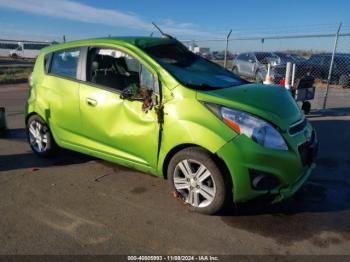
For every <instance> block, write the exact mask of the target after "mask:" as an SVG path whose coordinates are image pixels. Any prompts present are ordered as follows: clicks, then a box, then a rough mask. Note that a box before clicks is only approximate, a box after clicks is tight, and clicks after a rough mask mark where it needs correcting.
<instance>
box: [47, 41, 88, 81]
mask: <svg viewBox="0 0 350 262" xmlns="http://www.w3.org/2000/svg"><path fill="white" fill-rule="evenodd" d="M71 49H77V50H79V58H78V62H77V72H76V76H75V78H72V77H69V76H62V75H58V74H53V73H51V69H52V61H53V57H54V53H58V52H64V51H66V50H71ZM81 49H82V47H81V46H77V47H69V48H62V49H57V50H55V51H52V52H50V53H47V54H46V55H50V61H49V62H50V65H49V68H48V72H47V73H46V72H45V64H44V73H45V74H46V75H49V76H55V77H59V78H62V79H65V80H70V81H78V82H79V81H80V79H79V68H80V64H81V51H82V50H81ZM46 55H45V56H46ZM45 56H44V63H45Z"/></svg>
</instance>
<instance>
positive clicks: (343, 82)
mask: <svg viewBox="0 0 350 262" xmlns="http://www.w3.org/2000/svg"><path fill="white" fill-rule="evenodd" d="M338 84H339V85H340V86H341V87H342V88H349V87H350V76H349V75H341V76H340V77H339V81H338Z"/></svg>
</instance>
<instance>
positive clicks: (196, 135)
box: [25, 37, 318, 214]
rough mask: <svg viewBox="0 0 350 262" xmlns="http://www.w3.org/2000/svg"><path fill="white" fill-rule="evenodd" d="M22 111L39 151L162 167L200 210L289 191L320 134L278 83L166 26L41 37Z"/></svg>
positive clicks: (177, 191) (307, 165)
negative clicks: (197, 49)
mask: <svg viewBox="0 0 350 262" xmlns="http://www.w3.org/2000/svg"><path fill="white" fill-rule="evenodd" d="M25 121H26V130H27V136H28V141H29V144H30V146H31V148H32V150H33V151H34V152H35V153H36V154H37V155H39V156H42V157H47V156H51V155H53V153H54V152H55V151H56V149H57V148H58V147H62V148H67V149H70V150H74V151H79V152H81V153H85V154H89V155H92V156H95V157H98V158H102V159H105V160H108V161H111V162H115V163H118V164H121V165H125V166H128V167H132V168H135V169H137V170H140V171H142V172H147V173H151V174H154V175H156V176H160V177H164V178H166V179H168V180H169V183H170V187H171V190H172V192H173V194H174V195H175V196H176V197H177V198H178V199H179V200H180V201H183V202H185V203H186V206H187V207H188V208H190V209H193V210H195V211H198V212H202V213H206V214H214V213H216V212H218V211H219V210H221V209H222V208H223V206H224V205H226V204H228V203H232V202H235V203H239V202H246V201H248V200H251V199H254V198H259V197H268V198H269V199H270V201H271V202H278V201H280V200H282V199H285V198H287V197H290V196H292V195H293V194H294V193H295V192H296V191H297V190H298V189H299V188H300V187H301V185H302V184H303V183H304V182H305V181H306V180H307V178H308V177H309V175H310V173H311V170H312V169H313V168H314V163H313V160H314V157H315V154H316V151H317V145H318V141H317V137H316V134H315V131H314V129H313V128H312V126H311V125H310V123H309V122H308V121H307V120H306V119H305V117H304V115H303V114H302V113H301V111H300V110H299V108H298V106H297V104H296V103H295V101H294V100H293V98H292V96H291V95H290V93H289V92H288V91H287V90H285V89H284V88H280V87H277V86H272V85H260V84H249V83H247V82H246V81H244V80H242V79H240V78H239V77H237V76H236V75H234V74H233V73H231V72H229V71H227V70H225V69H224V68H222V67H221V66H219V65H216V64H214V63H212V62H210V61H208V60H206V59H204V58H201V57H199V56H197V55H195V54H193V53H192V52H190V51H189V50H188V49H187V48H186V47H185V46H184V45H182V44H181V43H180V42H179V41H177V40H176V39H174V38H172V37H165V38H155V37H120V38H100V39H90V40H81V41H75V42H69V43H64V44H57V45H53V46H50V47H47V48H44V49H42V51H41V52H40V54H39V56H38V57H37V59H36V63H35V67H34V70H33V73H32V76H31V78H30V94H29V98H28V101H27V103H26V116H25Z"/></svg>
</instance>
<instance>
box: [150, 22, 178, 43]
mask: <svg viewBox="0 0 350 262" xmlns="http://www.w3.org/2000/svg"><path fill="white" fill-rule="evenodd" d="M152 24H153V25H154V27H155V28H157V30H158V31H159V32H160V34H161V35H162V36H164V37H167V38H171V39H175V37H173V36H171V35H168V34H166V33H164V32H163V31H162V29H160V28H159V26H157V25H156V24H155V23H154V22H152Z"/></svg>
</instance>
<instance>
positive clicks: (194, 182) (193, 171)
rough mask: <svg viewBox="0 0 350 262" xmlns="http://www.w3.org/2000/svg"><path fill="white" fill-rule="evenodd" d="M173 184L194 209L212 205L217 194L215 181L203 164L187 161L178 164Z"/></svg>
mask: <svg viewBox="0 0 350 262" xmlns="http://www.w3.org/2000/svg"><path fill="white" fill-rule="evenodd" d="M173 182H174V186H175V188H176V190H177V191H178V192H179V193H180V194H181V196H182V199H183V200H184V201H185V202H186V203H188V204H190V205H192V206H194V207H200V208H202V207H206V206H208V205H210V204H211V203H212V202H213V200H214V198H215V194H216V186H215V181H214V178H213V176H212V174H211V173H210V171H209V170H208V169H207V168H206V166H205V165H203V164H202V163H200V162H198V161H195V160H192V159H185V160H182V161H181V162H179V163H178V164H177V166H176V167H175V170H174V176H173Z"/></svg>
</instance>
